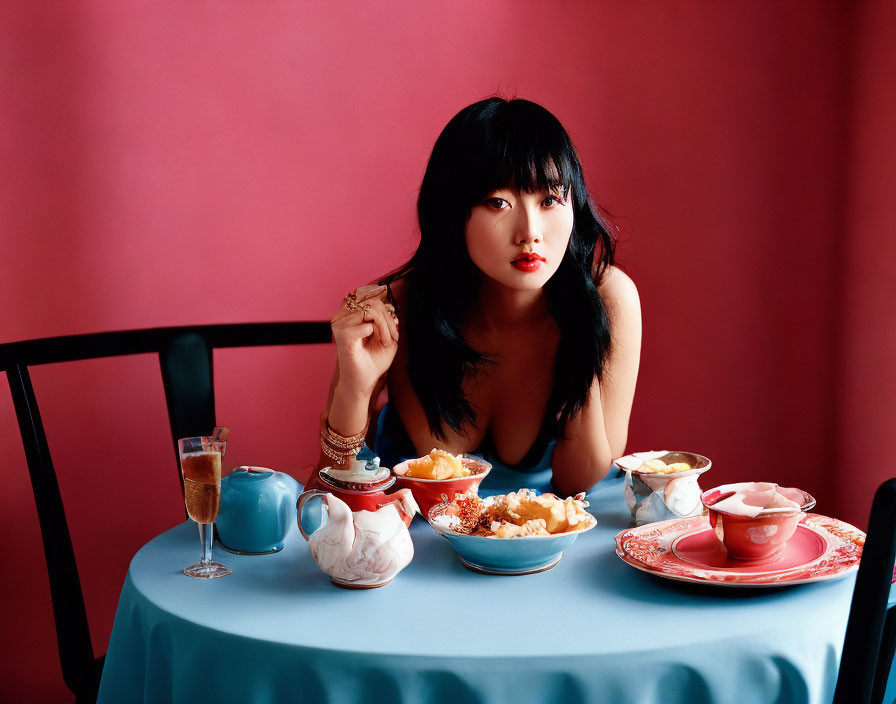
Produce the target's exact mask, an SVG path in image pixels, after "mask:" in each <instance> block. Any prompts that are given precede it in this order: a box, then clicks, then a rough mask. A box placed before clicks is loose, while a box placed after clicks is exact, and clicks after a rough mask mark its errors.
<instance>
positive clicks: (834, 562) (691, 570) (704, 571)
mask: <svg viewBox="0 0 896 704" xmlns="http://www.w3.org/2000/svg"><path fill="white" fill-rule="evenodd" d="M864 545H865V534H864V533H863V532H862V531H860V530H859V529H858V528H856V527H854V526H851V525H849V524H848V523H844V522H843V521H838V520H837V519H836V518H829V517H828V516H822V515H820V514H817V513H808V514H806V518H805V520H803V521H802V522H801V523H800V524H799V525H798V526H797V530H796V533H794V535H793V537H792V538H791V539H790V540H789V541H787V547H786V548H785V551H784V554H783V555H782V556H781V557H780V558H779V559H777V560H774V561H768V560H765V561H755V562H752V561H751V562H744V561H741V560H732V559H729V558H728V556H727V553H725V551H724V550H723V549H722V547H721V544H720V543H719V541H718V539H717V538H716V535H715V532H714V531H713V529H712V528H711V527H710V525H709V519H708V518H707V517H706V516H694V517H693V518H675V519H672V520H670V521H662V522H660V523H648V524H646V525H643V526H638V527H636V528H630V529H628V530H624V531H622V532H621V533H619V534H618V535H617V536H616V554H617V555H619V557H620V558H621V559H622V560H623V561H624V562H626V563H628V564H629V565H631V566H632V567H634V568H636V569H639V570H642V571H644V572H648V573H649V574H654V575H656V576H657V577H664V578H666V579H674V580H678V581H682V582H695V583H698V584H715V585H719V586H727V587H777V586H785V585H788V584H805V583H806V582H819V581H823V580H827V579H837V578H839V577H843V576H845V575H847V574H849V573H850V572H853V571H855V570H856V569H858V567H859V560H860V559H861V557H862V547H863V546H864Z"/></svg>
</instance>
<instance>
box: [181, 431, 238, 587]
mask: <svg viewBox="0 0 896 704" xmlns="http://www.w3.org/2000/svg"><path fill="white" fill-rule="evenodd" d="M226 444H227V443H225V442H223V441H222V440H221V438H220V434H216V436H215V437H205V436H201V437H194V438H182V439H180V440H178V441H177V449H178V453H179V454H180V468H181V472H182V473H183V477H184V503H185V504H186V506H187V515H189V516H190V518H192V519H193V520H194V521H196V523H198V524H199V540H200V542H201V543H202V555H201V557H200V559H199V562H197V563H196V564H194V565H190V566H189V567H186V568H184V574H185V575H187V576H188V577H202V578H204V579H214V578H215V577H224V576H226V575H228V574H230V573H231V572H233V570H231V569H230V568H229V567H227V566H226V565H222V564H221V563H219V562H212V538H213V534H214V532H215V531H214V523H215V518H217V516H218V504H219V502H220V500H221V458H222V457H223V456H224V448H225V446H226Z"/></svg>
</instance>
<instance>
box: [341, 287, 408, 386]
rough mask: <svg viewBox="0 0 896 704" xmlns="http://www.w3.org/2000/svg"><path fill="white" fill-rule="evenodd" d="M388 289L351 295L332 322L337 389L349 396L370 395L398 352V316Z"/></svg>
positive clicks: (368, 290) (362, 289)
mask: <svg viewBox="0 0 896 704" xmlns="http://www.w3.org/2000/svg"><path fill="white" fill-rule="evenodd" d="M388 294H389V290H388V288H387V287H386V286H363V287H362V288H359V289H358V290H357V291H354V292H352V293H350V294H348V295H347V296H346V297H345V300H344V301H343V302H342V307H341V308H340V309H339V310H338V311H337V312H336V315H334V316H333V319H332V321H330V327H331V328H332V330H333V338H334V340H335V341H336V354H337V359H338V365H339V367H338V368H339V372H338V375H339V376H338V381H337V383H338V385H339V386H340V387H341V388H342V390H343V391H344V392H346V393H347V394H349V395H352V396H355V395H364V394H371V393H372V392H373V390H374V388H375V387H376V384H377V381H379V379H380V377H382V376H383V374H385V373H386V371H387V370H388V369H389V367H390V365H391V364H392V360H393V359H395V352H396V350H397V349H398V316H397V315H396V314H395V306H393V305H392V304H391V303H389V302H388Z"/></svg>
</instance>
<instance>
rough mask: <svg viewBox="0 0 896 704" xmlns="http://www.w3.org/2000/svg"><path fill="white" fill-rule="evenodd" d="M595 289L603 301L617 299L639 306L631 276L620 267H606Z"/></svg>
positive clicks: (635, 287) (636, 291)
mask: <svg viewBox="0 0 896 704" xmlns="http://www.w3.org/2000/svg"><path fill="white" fill-rule="evenodd" d="M597 291H598V293H599V294H600V297H601V299H602V300H603V301H605V302H608V301H618V302H620V303H622V304H623V305H626V304H628V305H637V306H639V307H640V299H639V297H638V288H637V286H635V282H634V281H632V278H631V277H630V276H629V275H628V274H626V273H625V272H624V271H622V269H620V268H618V267H615V266H611V267H608V268H607V270H606V271H605V272H604V275H603V276H602V277H601V279H600V281H598V282H597Z"/></svg>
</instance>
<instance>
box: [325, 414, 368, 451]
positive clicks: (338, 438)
mask: <svg viewBox="0 0 896 704" xmlns="http://www.w3.org/2000/svg"><path fill="white" fill-rule="evenodd" d="M368 427H370V421H367V423H365V425H364V430H362V431H361V432H360V433H358V434H357V435H349V436H348V437H346V436H345V435H340V434H339V433H337V432H336V431H335V430H333V428H331V427H330V421H329V420H327V419H326V418H325V419H324V429H325V430H326V434H327V440H328V441H329V442H330V443H331V444H333V445H336V446H337V447H350V446H352V445H356V444H357V443H359V442H364V438H365V437H367V428H368ZM322 432H323V431H322Z"/></svg>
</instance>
